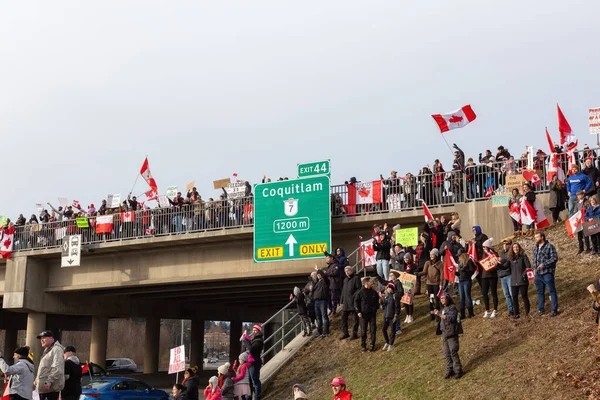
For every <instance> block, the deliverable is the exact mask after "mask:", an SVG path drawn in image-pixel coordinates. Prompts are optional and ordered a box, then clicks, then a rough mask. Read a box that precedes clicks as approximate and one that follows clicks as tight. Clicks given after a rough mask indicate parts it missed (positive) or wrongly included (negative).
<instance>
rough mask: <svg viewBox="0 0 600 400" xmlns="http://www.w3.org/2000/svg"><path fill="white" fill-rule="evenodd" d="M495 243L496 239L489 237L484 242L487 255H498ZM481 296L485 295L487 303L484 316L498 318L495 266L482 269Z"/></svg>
mask: <svg viewBox="0 0 600 400" xmlns="http://www.w3.org/2000/svg"><path fill="white" fill-rule="evenodd" d="M493 245H494V239H493V238H489V239H487V240H486V241H485V242H483V245H482V246H483V253H484V258H485V257H489V256H492V257H496V258H497V259H500V258H499V257H498V253H496V251H495V250H494V249H492V246H493ZM489 293H491V294H492V301H493V307H494V308H493V309H492V311H490V297H489ZM481 296H482V297H483V303H484V304H485V313H483V318H496V317H497V316H498V271H497V268H496V267H495V266H494V267H493V268H491V269H490V270H489V271H485V270H484V271H482V273H481Z"/></svg>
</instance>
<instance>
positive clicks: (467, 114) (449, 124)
mask: <svg viewBox="0 0 600 400" xmlns="http://www.w3.org/2000/svg"><path fill="white" fill-rule="evenodd" d="M432 117H433V119H434V120H435V122H436V123H437V124H438V126H439V127H440V132H441V133H444V132H448V131H449V130H452V129H456V128H462V127H463V126H465V125H467V124H468V123H469V122H471V121H473V120H475V118H477V115H475V113H474V112H473V109H472V108H471V106H470V105H469V104H467V105H466V106H464V107H463V108H460V109H458V110H456V111H454V112H451V113H448V114H433V115H432Z"/></svg>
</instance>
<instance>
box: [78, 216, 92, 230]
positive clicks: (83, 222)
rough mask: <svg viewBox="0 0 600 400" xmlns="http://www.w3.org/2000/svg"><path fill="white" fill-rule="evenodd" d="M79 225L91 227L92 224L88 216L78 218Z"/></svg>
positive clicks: (79, 226)
mask: <svg viewBox="0 0 600 400" xmlns="http://www.w3.org/2000/svg"><path fill="white" fill-rule="evenodd" d="M76 221H77V227H78V228H89V227H90V224H89V222H88V219H87V218H77V220H76Z"/></svg>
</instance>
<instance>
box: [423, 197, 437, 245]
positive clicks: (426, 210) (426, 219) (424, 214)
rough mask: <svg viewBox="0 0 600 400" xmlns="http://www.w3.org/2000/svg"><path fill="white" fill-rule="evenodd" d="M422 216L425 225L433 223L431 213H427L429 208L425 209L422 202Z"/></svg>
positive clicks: (425, 205) (425, 206)
mask: <svg viewBox="0 0 600 400" xmlns="http://www.w3.org/2000/svg"><path fill="white" fill-rule="evenodd" d="M423 216H424V217H425V223H427V222H429V221H433V215H431V211H429V207H427V204H425V202H423ZM434 237H435V236H434Z"/></svg>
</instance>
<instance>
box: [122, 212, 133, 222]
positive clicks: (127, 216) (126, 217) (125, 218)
mask: <svg viewBox="0 0 600 400" xmlns="http://www.w3.org/2000/svg"><path fill="white" fill-rule="evenodd" d="M133 221H135V213H134V212H133V211H128V212H122V213H121V222H133Z"/></svg>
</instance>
